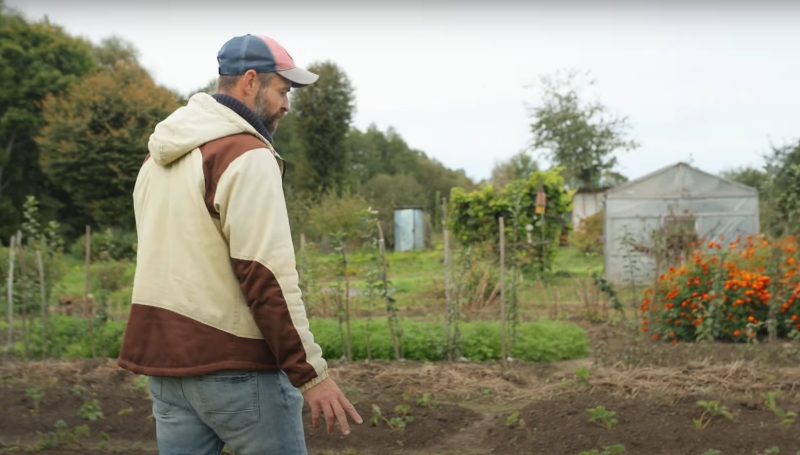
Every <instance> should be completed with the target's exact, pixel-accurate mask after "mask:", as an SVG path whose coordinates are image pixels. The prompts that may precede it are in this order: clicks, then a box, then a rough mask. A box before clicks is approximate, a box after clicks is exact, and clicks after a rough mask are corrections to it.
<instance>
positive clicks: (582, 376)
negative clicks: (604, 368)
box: [575, 367, 589, 386]
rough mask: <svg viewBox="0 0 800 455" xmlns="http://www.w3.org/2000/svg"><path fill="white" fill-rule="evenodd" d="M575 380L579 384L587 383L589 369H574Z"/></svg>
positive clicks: (584, 384)
mask: <svg viewBox="0 0 800 455" xmlns="http://www.w3.org/2000/svg"><path fill="white" fill-rule="evenodd" d="M575 380H576V381H577V383H578V384H579V385H583V386H586V385H589V369H588V368H586V367H583V368H578V369H577V370H575Z"/></svg>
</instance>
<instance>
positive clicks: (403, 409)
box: [369, 404, 414, 430]
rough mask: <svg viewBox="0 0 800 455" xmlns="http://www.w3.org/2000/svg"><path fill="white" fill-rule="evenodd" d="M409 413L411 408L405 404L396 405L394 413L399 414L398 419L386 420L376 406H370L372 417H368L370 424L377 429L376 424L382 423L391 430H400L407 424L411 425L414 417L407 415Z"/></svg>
mask: <svg viewBox="0 0 800 455" xmlns="http://www.w3.org/2000/svg"><path fill="white" fill-rule="evenodd" d="M409 411H411V406H409V405H407V404H401V405H398V406H397V407H396V408H394V412H397V413H400V414H401V416H400V417H392V418H391V419H387V418H386V417H385V416H384V415H383V414H382V413H381V408H380V407H378V405H376V404H373V405H372V417H370V419H369V420H370V423H372V426H375V427H377V426H378V423H379V422H381V421H383V422H386V425H388V426H389V428H391V429H392V430H402V429H404V428H405V427H406V424H407V423H411V422H413V421H414V416H410V415H408V413H409Z"/></svg>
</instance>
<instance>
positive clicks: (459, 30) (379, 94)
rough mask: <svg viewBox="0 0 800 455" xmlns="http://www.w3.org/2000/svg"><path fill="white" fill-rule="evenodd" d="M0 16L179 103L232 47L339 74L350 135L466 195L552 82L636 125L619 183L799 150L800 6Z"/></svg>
mask: <svg viewBox="0 0 800 455" xmlns="http://www.w3.org/2000/svg"><path fill="white" fill-rule="evenodd" d="M6 1H7V5H8V6H12V7H16V8H17V9H19V10H21V11H22V12H23V13H24V14H25V15H26V16H27V17H28V18H30V19H39V18H42V17H43V16H44V15H45V14H46V15H47V16H48V17H49V18H50V20H51V21H52V22H54V23H57V24H59V25H62V26H64V27H65V28H66V30H67V31H68V32H70V33H72V34H75V35H82V36H85V37H87V38H89V39H90V40H92V41H95V42H97V41H99V40H100V39H102V38H104V37H106V36H109V35H111V34H117V35H119V36H121V37H123V38H125V39H127V40H129V41H131V42H133V43H134V44H135V45H136V47H137V48H138V49H139V50H140V52H141V60H142V63H143V65H144V66H145V67H146V68H147V69H148V70H149V71H150V72H151V74H153V76H154V77H155V78H156V80H157V81H158V82H159V83H161V84H163V85H165V86H167V87H170V88H172V89H175V90H178V91H180V92H183V93H186V92H189V91H190V90H193V89H197V88H199V87H202V86H204V85H205V84H206V83H207V82H208V81H209V80H210V79H211V78H213V77H216V74H217V66H216V53H217V51H218V49H219V48H220V47H221V46H222V44H223V43H224V42H225V41H226V40H228V39H229V38H231V37H233V36H236V35H243V34H246V33H252V34H264V35H268V36H271V37H273V38H274V39H276V40H277V41H278V42H280V43H281V44H282V45H284V46H285V47H286V48H287V50H288V51H289V53H290V54H291V55H292V56H293V57H294V58H295V62H296V63H297V64H298V65H300V66H307V65H308V64H309V63H311V62H312V61H315V60H332V61H334V62H335V63H337V64H338V65H340V66H341V67H342V68H343V69H344V70H345V72H346V73H347V74H348V75H349V77H350V79H351V80H352V82H353V84H354V86H355V88H356V105H357V112H356V116H355V125H356V126H357V127H359V128H362V129H363V128H366V127H367V126H368V125H369V124H370V123H375V124H377V125H378V127H379V128H381V129H385V128H387V127H389V126H393V127H394V128H395V129H396V130H397V131H398V132H399V133H400V134H401V135H402V136H403V138H404V139H405V140H406V141H407V142H408V143H409V145H410V146H412V147H414V148H417V149H420V150H423V151H425V152H426V153H428V154H429V155H431V156H433V157H435V158H437V159H439V160H440V161H442V162H443V163H445V164H446V165H447V166H449V167H451V168H456V169H458V168H462V169H465V170H466V172H467V174H468V175H469V176H470V177H472V178H474V179H476V180H480V179H484V178H488V177H489V175H490V172H491V168H492V166H493V164H494V162H495V161H496V160H497V159H503V158H507V157H509V156H511V155H513V154H514V153H516V152H518V151H519V150H521V149H523V148H525V147H526V146H527V144H528V142H529V140H530V138H531V135H530V133H529V126H528V125H529V123H530V121H529V119H528V118H527V117H526V109H525V105H524V103H525V102H528V103H531V102H535V101H536V91H535V89H532V88H526V86H529V85H530V84H532V83H535V82H536V81H537V80H538V77H539V75H542V74H548V73H552V72H554V71H557V70H560V69H568V68H574V69H579V70H590V71H591V72H592V75H593V76H594V78H595V79H596V80H597V85H596V87H595V88H594V89H593V91H592V93H594V95H595V96H596V97H597V99H599V100H600V101H601V102H603V103H604V104H606V105H607V106H608V107H610V108H611V109H612V110H613V111H614V112H615V113H619V114H622V115H626V116H628V117H629V118H630V120H631V121H632V123H633V126H634V130H633V132H634V137H635V139H636V140H637V141H638V142H640V143H641V147H640V148H639V149H637V150H635V151H632V152H628V153H624V154H621V155H620V165H619V167H618V170H619V171H621V172H622V173H623V174H625V175H627V176H628V177H629V178H636V177H640V176H642V175H644V174H647V173H649V172H651V171H653V170H656V169H658V168H660V167H662V166H666V165H669V164H673V163H675V162H677V161H686V160H689V159H690V156H691V158H692V159H693V162H694V164H695V165H696V166H698V167H700V168H702V169H704V170H707V171H709V172H719V171H722V170H724V169H728V168H730V167H737V166H741V165H760V163H761V158H760V155H761V154H762V153H764V152H766V151H767V150H768V149H769V145H770V143H774V144H778V145H780V144H784V143H787V142H789V141H795V140H797V139H798V138H800V82H798V81H800V78H799V76H798V75H800V58H799V57H798V56H799V55H800V2H797V1H794V2H792V1H784V2H779V1H775V2H772V3H771V2H767V1H764V2H758V1H755V0H754V1H752V2H738V3H737V2H722V1H719V2H712V1H706V2H700V3H698V2H695V3H694V4H692V3H689V2H686V3H683V2H672V3H671V5H673V6H665V5H669V4H670V2H668V1H667V0H664V1H660V2H655V1H654V2H651V3H650V4H651V5H656V4H658V5H661V6H642V5H643V2H638V3H637V2H630V3H619V2H615V3H610V2H604V1H596V2H587V3H575V2H560V3H556V2H547V3H544V2H527V3H526V4H525V3H524V2H521V1H512V0H495V1H484V2H477V1H471V2H470V1H467V2H449V3H448V2H444V1H441V0H440V1H435V0H434V1H429V2H428V3H425V2H422V1H416V0H412V1H405V2H401V1H391V2H378V1H375V2H367V1H362V2H358V1H354V0H350V1H347V2H336V1H329V2H320V1H311V2H309V1H282V2H274V1H260V2H256V1H245V2H242V1H235V0H229V1H223V0H220V1H216V2H210V1H203V0H200V1H194V2H189V1H187V0H163V1H160V2H156V1H154V0H144V1H139V2H134V1H133V0H130V1H119V0H106V1H103V2H101V1H99V0H95V1H90V0H77V1H67V0H6ZM387 4H388V6H387ZM792 4H794V5H793V6H792ZM376 5H378V6H376ZM525 5H527V6H525ZM554 5H561V6H558V7H557V6H554ZM635 5H639V6H635ZM698 5H701V6H698ZM277 134H280V130H279V131H278V133H277Z"/></svg>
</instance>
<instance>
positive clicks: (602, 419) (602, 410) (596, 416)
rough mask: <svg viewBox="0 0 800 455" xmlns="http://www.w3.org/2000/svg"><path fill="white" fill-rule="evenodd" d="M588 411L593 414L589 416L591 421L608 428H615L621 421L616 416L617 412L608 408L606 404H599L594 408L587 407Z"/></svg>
mask: <svg viewBox="0 0 800 455" xmlns="http://www.w3.org/2000/svg"><path fill="white" fill-rule="evenodd" d="M586 412H588V413H589V414H591V415H592V416H591V417H590V418H589V422H590V423H595V424H597V425H600V426H601V427H603V428H605V429H607V430H612V429H614V427H615V426H616V425H617V424H618V423H619V421H618V420H617V419H616V418H614V416H615V415H616V414H617V413H616V412H614V411H609V410H607V409H606V407H605V406H597V407H595V408H592V409H587V410H586Z"/></svg>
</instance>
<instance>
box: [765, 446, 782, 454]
mask: <svg viewBox="0 0 800 455" xmlns="http://www.w3.org/2000/svg"><path fill="white" fill-rule="evenodd" d="M774 453H781V448H780V447H778V446H772V447H770V448H769V449H767V450H765V451H764V453H763V455H772V454H774Z"/></svg>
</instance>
